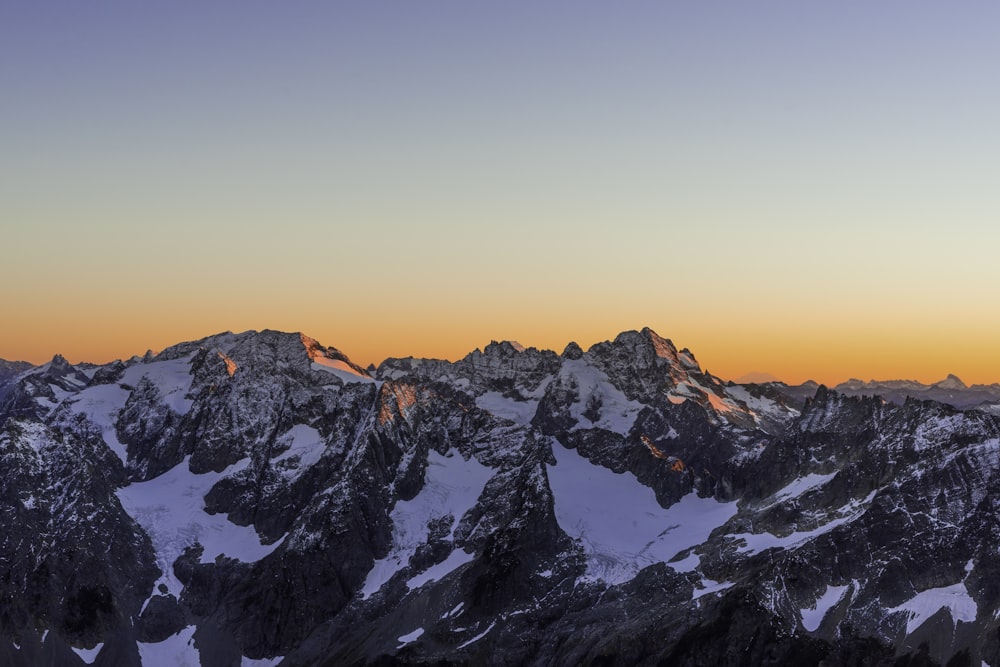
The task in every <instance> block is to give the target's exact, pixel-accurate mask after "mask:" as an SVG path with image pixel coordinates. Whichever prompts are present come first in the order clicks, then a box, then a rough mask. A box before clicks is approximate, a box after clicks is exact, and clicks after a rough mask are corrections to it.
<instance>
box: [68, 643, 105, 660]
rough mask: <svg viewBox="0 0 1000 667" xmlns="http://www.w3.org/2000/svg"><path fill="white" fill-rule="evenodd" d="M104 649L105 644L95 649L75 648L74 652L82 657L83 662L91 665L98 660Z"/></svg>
mask: <svg viewBox="0 0 1000 667" xmlns="http://www.w3.org/2000/svg"><path fill="white" fill-rule="evenodd" d="M102 648H104V642H101V643H100V644H98V645H97V646H95V647H94V648H74V649H73V652H74V653H76V654H77V655H78V656H80V659H81V660H83V661H84V662H85V663H87V664H88V665H90V664H93V662H94V661H95V660H97V654H98V653H100V652H101V649H102Z"/></svg>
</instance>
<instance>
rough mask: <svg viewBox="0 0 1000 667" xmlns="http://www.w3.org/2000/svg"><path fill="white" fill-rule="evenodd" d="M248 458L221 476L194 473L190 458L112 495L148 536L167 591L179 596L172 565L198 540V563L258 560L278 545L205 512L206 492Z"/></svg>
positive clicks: (214, 473)
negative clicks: (218, 558) (223, 557)
mask: <svg viewBox="0 0 1000 667" xmlns="http://www.w3.org/2000/svg"><path fill="white" fill-rule="evenodd" d="M248 464H249V459H244V460H243V461H240V462H239V463H237V464H235V465H232V466H230V467H229V468H227V469H226V470H224V471H222V472H218V473H216V472H209V473H205V474H203V475H196V474H194V473H192V472H191V471H190V469H189V468H188V458H185V459H184V461H183V462H182V463H180V464H178V465H176V466H174V467H173V468H171V469H170V470H168V471H167V472H165V473H163V474H162V475H160V476H159V477H155V478H153V479H151V480H148V481H146V482H136V483H133V484H130V485H129V486H126V487H125V488H123V489H119V490H118V491H117V492H116V494H117V495H118V499H119V500H120V501H121V504H122V507H123V508H124V509H125V511H126V512H128V514H129V515H130V516H132V518H134V519H135V520H136V521H137V522H138V523H139V525H141V526H142V528H143V530H145V531H146V533H147V534H148V535H149V538H150V539H151V540H152V542H153V548H154V549H155V550H156V561H157V563H156V564H157V566H159V568H160V570H161V571H162V572H163V575H162V576H161V578H160V581H159V582H157V585H158V584H159V583H163V584H165V585H166V586H167V588H168V589H169V592H170V593H173V594H174V595H176V596H178V597H180V594H181V588H182V586H181V583H180V582H179V581H177V578H176V577H175V576H174V570H173V563H174V561H175V560H177V558H178V557H179V556H180V555H181V553H183V551H184V549H185V548H187V547H189V546H191V545H193V544H195V543H196V542H197V543H199V544H201V545H202V546H203V547H204V549H205V550H204V552H203V553H202V555H201V562H202V563H210V562H212V561H214V560H215V557H216V556H219V555H221V554H225V555H226V556H229V557H231V558H237V559H239V560H241V561H243V562H247V563H250V562H254V561H258V560H260V559H261V558H263V557H264V556H267V555H268V554H270V553H271V552H272V551H274V549H275V548H277V546H278V544H280V543H281V542H280V540H279V541H278V542H276V543H274V544H269V545H264V544H261V542H260V537H258V535H257V531H256V530H254V528H253V526H237V525H236V524H234V523H232V522H230V521H229V519H228V518H227V517H226V516H225V515H224V514H208V513H206V512H205V494H207V493H208V492H209V490H210V489H211V488H212V487H213V486H214V485H215V483H216V482H218V481H219V480H220V479H222V478H223V477H226V476H227V475H231V474H233V473H235V472H238V471H239V470H241V469H243V468H245V467H246V466H247V465H248Z"/></svg>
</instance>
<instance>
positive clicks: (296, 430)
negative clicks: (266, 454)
mask: <svg viewBox="0 0 1000 667" xmlns="http://www.w3.org/2000/svg"><path fill="white" fill-rule="evenodd" d="M278 443H279V444H281V445H284V444H286V443H287V444H288V449H286V450H285V451H283V452H281V453H280V454H278V456H276V457H274V458H273V459H271V462H272V463H278V462H280V461H285V460H288V459H291V458H293V457H296V458H298V466H297V468H296V470H294V471H292V473H293V474H296V475H297V474H299V473H301V472H302V471H303V470H305V469H306V468H308V467H310V466H312V465H313V464H315V463H316V462H317V461H319V460H320V458H321V457H322V456H323V452H324V451H325V450H326V443H325V442H323V437H322V436H321V435H320V433H319V431H317V430H316V429H314V428H313V427H312V426H306V425H305V424H296V425H295V426H293V427H292V428H290V429H289V430H288V431H287V432H286V433H284V434H283V435H281V436H280V437H279V438H278Z"/></svg>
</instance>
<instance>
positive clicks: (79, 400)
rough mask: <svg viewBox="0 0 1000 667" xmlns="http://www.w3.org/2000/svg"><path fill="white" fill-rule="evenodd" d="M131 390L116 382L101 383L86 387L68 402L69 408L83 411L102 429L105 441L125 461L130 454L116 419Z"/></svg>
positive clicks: (77, 411) (74, 410) (79, 411)
mask: <svg viewBox="0 0 1000 667" xmlns="http://www.w3.org/2000/svg"><path fill="white" fill-rule="evenodd" d="M128 397H129V392H128V390H126V389H122V388H121V387H119V386H118V385H116V384H101V385H96V386H93V387H88V388H87V389H84V390H83V391H81V392H80V393H79V394H77V395H76V397H75V398H73V399H72V400H71V401H70V402H68V403H67V405H68V406H69V408H70V409H71V410H72V411H73V412H76V413H78V414H79V413H82V414H84V415H86V416H87V418H88V419H89V420H90V421H91V422H93V423H94V424H95V425H96V426H98V427H99V428H100V429H101V434H102V435H103V437H104V442H105V443H106V444H107V445H108V447H110V448H111V451H113V452H114V453H115V454H116V455H117V456H118V458H120V459H121V460H122V463H125V461H126V459H127V458H128V454H127V453H126V450H125V445H123V444H122V443H121V442H120V441H119V440H118V434H117V433H116V432H115V421H117V419H118V412H119V411H120V410H121V409H122V408H124V407H125V402H126V401H127V400H128Z"/></svg>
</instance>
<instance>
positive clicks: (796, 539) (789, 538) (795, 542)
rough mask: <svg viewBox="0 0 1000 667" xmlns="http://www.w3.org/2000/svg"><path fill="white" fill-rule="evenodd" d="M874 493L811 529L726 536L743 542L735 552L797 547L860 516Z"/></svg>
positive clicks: (845, 507)
mask: <svg viewBox="0 0 1000 667" xmlns="http://www.w3.org/2000/svg"><path fill="white" fill-rule="evenodd" d="M875 493H876V492H875V491H872V492H871V493H870V494H868V496H867V497H866V498H865V499H864V500H854V501H851V502H850V503H848V504H847V505H845V506H843V507H841V508H840V509H839V510H837V512H836V514H839V515H840V516H839V517H837V518H835V519H833V520H832V521H828V522H827V523H825V524H823V525H821V526H819V527H817V528H814V529H812V530H803V531H799V532H794V533H790V534H788V535H785V536H784V537H778V536H777V535H772V534H771V533H737V534H733V535H727V537H729V538H732V539H734V540H737V541H742V542H743V545H742V546H741V547H739V548H738V549H737V550H736V553H746V554H751V555H753V554H756V553H760V552H761V551H766V550H767V549H773V548H780V549H787V548H790V547H798V546H801V545H802V544H804V543H806V542H808V541H809V540H812V539H815V538H817V537H819V536H820V535H824V534H826V533H829V532H830V531H832V530H833V529H835V528H837V527H838V526H842V525H844V524H846V523H850V522H851V521H854V520H855V519H857V518H858V517H860V516H861V515H862V514H864V513H865V512H866V511H867V510H868V504H869V503H871V501H872V498H874V497H875Z"/></svg>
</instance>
